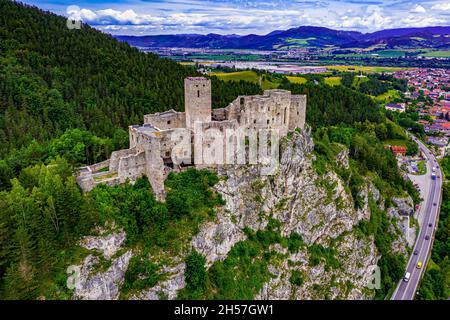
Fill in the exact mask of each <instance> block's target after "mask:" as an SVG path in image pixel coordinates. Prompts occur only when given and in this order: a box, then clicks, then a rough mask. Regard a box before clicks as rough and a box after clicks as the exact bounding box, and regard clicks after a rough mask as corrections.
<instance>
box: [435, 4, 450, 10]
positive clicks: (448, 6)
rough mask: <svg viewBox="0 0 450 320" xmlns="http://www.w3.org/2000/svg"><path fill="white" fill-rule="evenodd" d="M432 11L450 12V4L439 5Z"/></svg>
mask: <svg viewBox="0 0 450 320" xmlns="http://www.w3.org/2000/svg"><path fill="white" fill-rule="evenodd" d="M431 9H432V10H440V11H450V2H442V3H437V4H435V5H434V6H432V7H431Z"/></svg>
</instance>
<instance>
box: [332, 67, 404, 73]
mask: <svg viewBox="0 0 450 320" xmlns="http://www.w3.org/2000/svg"><path fill="white" fill-rule="evenodd" d="M327 68H328V69H331V70H336V71H339V72H365V73H380V72H395V71H399V70H405V69H407V68H397V67H370V66H327Z"/></svg>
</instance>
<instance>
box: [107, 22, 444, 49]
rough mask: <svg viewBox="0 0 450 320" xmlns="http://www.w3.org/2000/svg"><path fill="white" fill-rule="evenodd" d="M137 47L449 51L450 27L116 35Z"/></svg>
mask: <svg viewBox="0 0 450 320" xmlns="http://www.w3.org/2000/svg"><path fill="white" fill-rule="evenodd" d="M116 38H117V39H119V40H121V41H125V42H128V43H129V44H131V45H133V46H139V47H152V48H156V47H159V48H161V47H172V48H209V49H259V50H286V49H293V48H302V47H316V48H326V47H330V48H370V47H374V46H379V47H384V48H390V49H393V48H436V49H446V48H450V27H425V28H402V29H388V30H382V31H377V32H373V33H361V32H357V31H341V30H333V29H328V28H323V27H311V26H302V27H298V28H292V29H289V30H276V31H273V32H271V33H269V34H267V35H262V36H261V35H254V34H250V35H245V36H239V35H219V34H213V33H211V34H207V35H201V34H176V35H154V36H116Z"/></svg>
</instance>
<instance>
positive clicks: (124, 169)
mask: <svg viewBox="0 0 450 320" xmlns="http://www.w3.org/2000/svg"><path fill="white" fill-rule="evenodd" d="M145 167H146V160H145V152H143V151H142V152H139V153H137V154H129V155H126V156H122V157H121V158H120V160H119V167H118V175H119V178H120V181H121V182H122V183H123V182H125V181H127V179H128V180H131V181H135V180H136V179H138V178H140V177H142V175H144V174H145Z"/></svg>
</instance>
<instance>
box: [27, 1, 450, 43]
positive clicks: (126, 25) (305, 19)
mask: <svg viewBox="0 0 450 320" xmlns="http://www.w3.org/2000/svg"><path fill="white" fill-rule="evenodd" d="M22 1H23V2H25V3H28V4H32V5H36V6H38V7H40V8H42V9H46V10H49V11H52V12H55V13H58V14H62V15H65V16H72V17H75V18H81V20H83V21H84V22H86V23H89V24H90V25H92V26H94V27H96V28H98V29H100V30H102V31H105V32H109V33H113V34H134V35H145V34H172V33H201V34H207V33H219V34H249V33H254V34H266V33H269V32H271V31H273V30H280V29H288V28H292V27H298V26H302V25H312V26H323V27H328V28H333V29H342V30H357V31H361V32H371V31H376V30H381V29H388V28H401V27H424V26H437V25H440V26H443V25H447V26H448V25H450V1H448V0H447V1H444V0H429V1H428V0H422V1H416V0H412V1H405V0H387V1H379V0H318V1H308V0H267V1H260V0H252V1H245V0H214V1H213V0H122V1H106V0H93V1H75V0H72V1H71V0H69V1H66V0H60V1H57V0H22ZM68 8H69V9H68Z"/></svg>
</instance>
